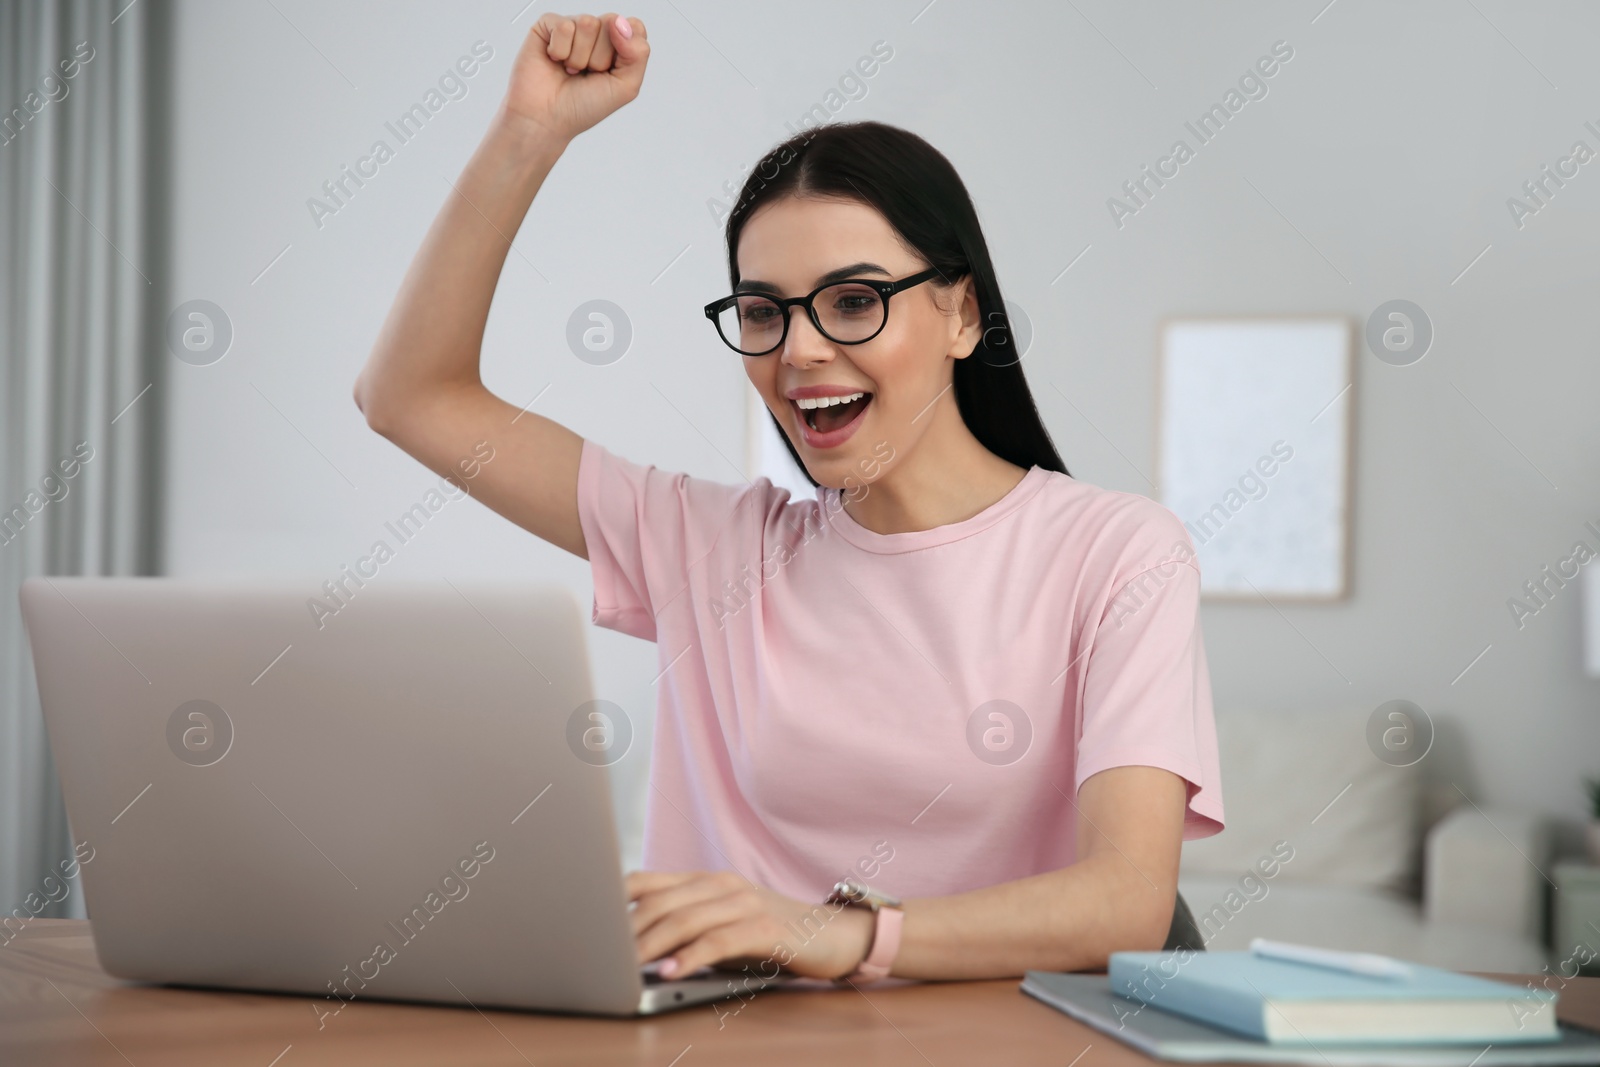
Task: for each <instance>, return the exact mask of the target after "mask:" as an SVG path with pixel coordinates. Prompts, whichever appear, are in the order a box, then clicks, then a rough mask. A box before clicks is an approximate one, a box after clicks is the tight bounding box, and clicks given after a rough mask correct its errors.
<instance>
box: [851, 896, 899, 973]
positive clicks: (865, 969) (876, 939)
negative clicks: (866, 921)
mask: <svg viewBox="0 0 1600 1067" xmlns="http://www.w3.org/2000/svg"><path fill="white" fill-rule="evenodd" d="M877 916H878V921H877V922H876V923H875V924H874V926H875V927H876V929H875V931H874V933H873V935H872V948H871V949H869V950H868V951H867V958H866V959H864V960H862V961H861V966H859V967H857V968H856V971H855V973H854V974H852V975H851V976H850V977H851V978H855V979H859V980H860V981H863V982H876V981H877V980H878V979H880V978H884V977H887V976H888V974H889V969H890V968H891V967H893V966H894V958H895V956H896V955H897V954H898V953H899V951H900V924H901V922H902V921H903V920H904V919H905V913H904V912H902V911H901V910H900V909H899V908H889V907H883V908H879V909H878V910H877Z"/></svg>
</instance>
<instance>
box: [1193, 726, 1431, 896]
mask: <svg viewBox="0 0 1600 1067" xmlns="http://www.w3.org/2000/svg"><path fill="white" fill-rule="evenodd" d="M1372 712H1373V709H1372V708H1368V707H1361V708H1350V709H1346V710H1339V711H1329V712H1303V711H1287V710H1284V711H1278V710H1274V711H1260V710H1229V711H1226V712H1224V711H1218V712H1217V716H1216V723H1217V747H1218V754H1219V756H1220V759H1221V763H1222V797H1223V808H1224V812H1225V816H1226V817H1225V822H1226V827H1225V829H1223V831H1222V832H1221V833H1220V834H1217V835H1215V836H1212V837H1208V838H1201V839H1198V840H1194V841H1187V842H1185V843H1184V846H1183V863H1182V871H1183V873H1184V874H1185V875H1217V876H1221V877H1226V878H1231V879H1235V880H1236V879H1238V878H1240V877H1241V876H1243V875H1245V874H1247V873H1250V872H1252V871H1254V872H1255V874H1254V877H1256V878H1261V877H1263V876H1264V875H1265V873H1266V872H1267V871H1269V870H1270V871H1271V872H1272V873H1271V875H1270V877H1271V879H1272V880H1273V881H1275V882H1282V881H1289V882H1322V883H1328V884H1334V885H1348V886H1357V887H1365V888H1371V889H1380V890H1391V891H1398V892H1413V891H1414V886H1415V875H1416V867H1417V859H1418V855H1419V852H1420V845H1419V835H1420V832H1421V830H1420V820H1419V817H1418V814H1419V802H1420V792H1419V791H1420V784H1419V775H1418V772H1417V767H1416V766H1412V767H1404V768H1402V767H1394V766H1391V765H1389V764H1387V763H1385V762H1383V761H1382V760H1380V759H1379V758H1378V757H1377V756H1376V755H1375V754H1374V753H1373V751H1372V749H1370V748H1369V747H1368V745H1367V720H1368V718H1369V717H1370V716H1371V714H1372ZM1285 855H1288V856H1289V857H1290V858H1288V859H1285V858H1284V857H1285ZM1190 903H1191V906H1193V905H1194V902H1193V901H1191V902H1190ZM1196 914H1198V912H1197V913H1196Z"/></svg>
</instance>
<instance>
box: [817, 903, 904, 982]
mask: <svg viewBox="0 0 1600 1067" xmlns="http://www.w3.org/2000/svg"><path fill="white" fill-rule="evenodd" d="M823 903H824V904H846V905H851V906H854V907H866V908H871V909H872V913H873V915H874V916H875V917H876V918H875V921H874V923H873V928H874V929H873V934H872V946H871V947H870V948H869V949H867V956H866V959H864V960H862V961H861V965H860V966H858V967H857V968H856V969H855V970H854V971H853V972H852V973H850V974H847V975H843V976H842V977H839V978H835V979H834V981H835V982H848V981H850V980H851V979H856V980H857V981H862V982H875V981H877V980H878V979H879V978H883V977H885V976H887V975H888V973H889V969H890V967H892V966H893V965H894V957H895V954H896V953H898V952H899V951H900V924H901V922H902V920H904V918H905V911H904V910H903V908H902V906H901V904H900V901H899V900H898V899H896V898H895V897H891V896H889V895H887V894H885V893H879V892H878V891H877V890H875V889H873V888H872V887H871V886H869V885H866V884H864V883H861V882H858V881H856V880H855V879H854V878H846V879H845V880H844V881H842V882H839V883H838V884H837V885H835V886H834V887H833V892H832V893H829V894H828V899H827V900H824V901H823Z"/></svg>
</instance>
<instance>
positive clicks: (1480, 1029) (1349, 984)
mask: <svg viewBox="0 0 1600 1067" xmlns="http://www.w3.org/2000/svg"><path fill="white" fill-rule="evenodd" d="M1251 947H1252V951H1250V952H1189V951H1188V950H1179V951H1170V952H1117V953H1113V954H1112V956H1111V966H1110V968H1109V973H1108V974H1106V975H1089V974H1057V973H1052V972H1047V971H1029V972H1028V973H1027V976H1026V978H1025V980H1024V981H1023V983H1022V991H1023V992H1024V993H1027V994H1029V995H1030V996H1033V997H1036V998H1037V999H1039V1000H1041V1001H1043V1002H1044V1003H1046V1004H1049V1005H1050V1006H1051V1007H1054V1008H1057V1009H1059V1010H1060V1011H1063V1012H1065V1013H1066V1014H1068V1015H1070V1016H1072V1017H1073V1018H1074V1019H1077V1020H1078V1021H1079V1022H1082V1023H1086V1024H1088V1025H1089V1026H1092V1027H1094V1028H1095V1029H1097V1030H1101V1031H1104V1032H1105V1033H1107V1034H1110V1035H1111V1036H1113V1037H1115V1038H1118V1039H1119V1040H1121V1041H1124V1042H1126V1043H1128V1044H1129V1045H1132V1046H1133V1047H1135V1048H1137V1049H1139V1050H1141V1051H1143V1052H1145V1053H1147V1054H1149V1055H1151V1056H1155V1057H1157V1058H1160V1059H1165V1060H1179V1061H1184V1062H1189V1063H1221V1062H1231V1063H1294V1064H1299V1063H1304V1064H1317V1065H1319V1067H1367V1065H1380V1064H1404V1065H1415V1067H1425V1065H1426V1067H1497V1065H1505V1064H1531V1065H1538V1064H1600V1033H1591V1032H1590V1031H1588V1030H1584V1029H1580V1028H1578V1027H1574V1026H1571V1025H1568V1024H1562V1023H1558V1022H1557V1021H1556V1010H1555V1009H1556V996H1557V995H1556V994H1555V993H1554V992H1551V991H1549V990H1547V989H1544V988H1542V987H1539V986H1536V985H1533V984H1532V981H1531V980H1530V983H1529V984H1528V985H1512V984H1509V983H1506V982H1495V981H1490V980H1488V979H1486V978H1477V977H1474V976H1471V975H1465V974H1457V973H1455V972H1453V971H1444V970H1440V969H1438V968H1435V967H1425V966H1423V965H1421V964H1413V963H1405V962H1402V961H1399V960H1393V959H1390V958H1388V957H1381V956H1371V955H1366V954H1352V953H1342V952H1333V951H1330V950H1326V949H1314V948H1309V947H1304V946H1294V945H1284V944H1282V943H1280V942H1261V941H1258V942H1256V943H1254V944H1252V946H1251Z"/></svg>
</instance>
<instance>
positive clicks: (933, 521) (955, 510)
mask: <svg viewBox="0 0 1600 1067" xmlns="http://www.w3.org/2000/svg"><path fill="white" fill-rule="evenodd" d="M928 414H929V415H930V416H933V417H935V418H936V420H937V421H935V423H934V424H933V425H931V426H929V427H928V429H927V432H926V433H924V434H923V436H922V439H921V440H920V441H918V442H917V447H916V448H915V449H913V450H911V451H910V452H909V453H903V454H901V455H899V456H897V457H895V459H894V460H893V461H892V463H891V464H890V465H889V467H888V468H887V469H886V470H885V471H884V472H883V474H882V475H880V476H879V477H878V478H877V480H876V481H874V482H872V483H871V484H870V485H869V486H868V488H867V492H866V495H865V496H861V498H860V499H859V500H851V499H850V498H849V497H848V496H846V497H845V498H844V510H845V512H846V513H847V514H849V516H850V517H851V518H852V519H854V520H855V521H856V523H857V524H859V525H860V526H862V527H865V528H866V529H868V530H871V531H872V532H873V533H880V534H892V533H911V532H914V531H917V530H931V529H933V528H934V527H936V526H948V525H950V524H951V523H956V522H961V521H963V520H965V519H970V518H972V516H974V515H976V514H978V513H979V512H980V511H983V510H984V509H985V508H987V507H989V506H990V505H992V504H994V503H995V502H996V501H998V500H999V499H1000V498H1001V497H1003V496H1005V495H1006V494H1007V493H1009V492H1010V491H1011V490H1012V489H1014V488H1016V486H1017V483H1018V482H1020V481H1022V479H1023V477H1024V476H1025V475H1026V474H1027V473H1028V472H1027V471H1026V470H1025V469H1023V468H1022V467H1019V466H1017V465H1016V464H1015V463H1010V462H1008V461H1006V460H1003V459H1001V458H1000V457H999V456H997V455H995V454H994V453H993V452H990V451H989V450H988V449H987V448H985V447H983V445H982V443H980V442H979V441H978V439H977V438H976V437H974V436H972V431H971V430H969V429H967V424H966V423H965V422H964V421H963V420H962V418H961V413H960V412H959V411H958V410H957V408H956V405H955V403H954V402H953V401H952V402H950V403H939V404H936V405H934V407H933V409H932V410H930V411H929V412H928ZM846 492H847V493H848V492H849V490H846Z"/></svg>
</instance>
